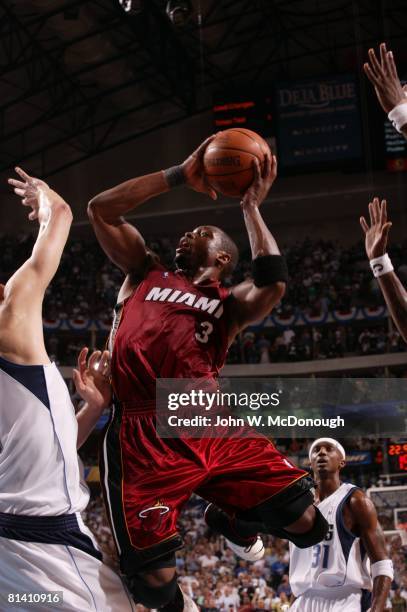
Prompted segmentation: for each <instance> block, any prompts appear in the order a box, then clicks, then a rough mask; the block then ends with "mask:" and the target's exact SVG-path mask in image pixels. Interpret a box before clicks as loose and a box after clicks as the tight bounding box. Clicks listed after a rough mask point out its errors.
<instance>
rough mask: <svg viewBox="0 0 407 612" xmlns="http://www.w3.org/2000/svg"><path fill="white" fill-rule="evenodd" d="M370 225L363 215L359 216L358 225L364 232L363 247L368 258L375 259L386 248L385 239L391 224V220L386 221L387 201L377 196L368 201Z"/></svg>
mask: <svg viewBox="0 0 407 612" xmlns="http://www.w3.org/2000/svg"><path fill="white" fill-rule="evenodd" d="M369 215H370V226H369V225H368V223H367V222H366V219H365V218H364V217H360V225H361V226H362V229H363V231H364V232H365V248H366V254H367V256H368V258H369V259H375V258H376V257H380V256H381V255H384V253H385V252H386V250H387V239H388V235H389V230H390V228H391V226H392V223H391V221H387V203H386V200H382V202H381V204H379V198H374V199H373V202H370V203H369Z"/></svg>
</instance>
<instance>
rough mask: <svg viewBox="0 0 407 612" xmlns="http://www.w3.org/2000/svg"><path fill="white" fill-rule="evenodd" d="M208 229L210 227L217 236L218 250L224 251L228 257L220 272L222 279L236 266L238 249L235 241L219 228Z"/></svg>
mask: <svg viewBox="0 0 407 612" xmlns="http://www.w3.org/2000/svg"><path fill="white" fill-rule="evenodd" d="M209 227H211V228H212V229H213V230H214V232H216V234H217V236H218V244H219V248H220V250H222V251H224V252H225V253H227V254H228V255H229V256H230V261H229V262H228V263H227V264H226V265H225V266H224V268H223V271H222V278H225V277H227V276H230V275H231V274H232V273H233V271H234V269H235V268H236V266H237V262H238V261H239V249H238V248H237V246H236V243H235V241H234V240H232V238H231V237H230V236H229V235H228V234H227V233H226V232H224V231H223V230H222V229H220V227H215V226H209Z"/></svg>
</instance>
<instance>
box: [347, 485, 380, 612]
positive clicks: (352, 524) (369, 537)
mask: <svg viewBox="0 0 407 612" xmlns="http://www.w3.org/2000/svg"><path fill="white" fill-rule="evenodd" d="M344 519H345V524H346V526H347V527H348V528H349V529H350V531H352V532H353V533H355V534H357V535H358V536H359V537H360V538H361V540H362V542H363V545H364V547H365V549H366V552H367V554H368V557H369V559H370V563H371V568H372V577H373V594H372V606H371V608H370V610H371V612H384V610H385V609H386V600H387V597H388V594H389V591H390V586H391V582H392V578H391V577H390V575H389V574H392V563H391V561H390V560H389V558H388V555H387V552H386V544H385V540H384V534H383V531H382V528H381V526H380V524H379V522H378V520H377V513H376V509H375V507H374V505H373V503H372V502H371V500H370V499H369V498H368V497H367V496H366V495H365V494H364V493H363V491H360V490H358V491H355V492H354V493H353V495H352V496H351V497H350V499H349V503H348V505H347V507H346V510H345V511H344ZM386 572H387V573H386Z"/></svg>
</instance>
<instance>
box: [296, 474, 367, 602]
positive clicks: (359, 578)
mask: <svg viewBox="0 0 407 612" xmlns="http://www.w3.org/2000/svg"><path fill="white" fill-rule="evenodd" d="M356 488H357V487H355V486H354V485H352V484H342V485H341V486H340V487H339V489H337V490H336V491H335V492H334V493H332V495H330V496H329V497H326V498H325V499H324V500H323V501H321V502H320V503H319V504H318V508H319V510H320V511H321V513H322V514H323V516H324V517H325V518H326V520H327V521H328V523H329V531H328V534H327V535H326V537H325V539H324V540H323V541H322V542H320V543H319V544H316V545H315V546H311V547H310V548H304V549H301V548H297V546H294V544H291V543H290V585H291V588H292V591H293V593H294V595H295V596H296V597H299V596H300V595H301V594H303V593H305V592H309V591H312V592H313V593H315V594H323V593H324V592H325V593H326V594H328V592H329V597H332V596H334V594H335V590H336V589H337V590H338V592H343V589H344V587H345V588H349V589H367V590H371V589H372V579H371V576H370V564H369V560H368V557H367V554H366V551H365V550H364V547H363V544H362V542H361V541H360V538H358V537H356V536H355V535H354V534H353V533H351V532H350V531H349V530H348V529H347V528H346V526H345V524H344V520H343V512H342V510H343V506H344V504H345V502H346V500H347V499H348V498H349V497H350V495H352V493H353V492H354V491H355V489H356Z"/></svg>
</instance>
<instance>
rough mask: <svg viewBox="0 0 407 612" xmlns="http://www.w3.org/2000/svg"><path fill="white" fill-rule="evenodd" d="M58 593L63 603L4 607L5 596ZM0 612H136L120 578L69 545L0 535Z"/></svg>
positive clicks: (108, 568) (88, 555)
mask: <svg viewBox="0 0 407 612" xmlns="http://www.w3.org/2000/svg"><path fill="white" fill-rule="evenodd" d="M51 591H62V594H63V604H61V605H58V604H50V605H48V606H45V605H44V604H43V603H41V604H37V605H33V604H30V605H24V604H11V603H10V604H6V600H7V594H8V593H9V594H13V593H19V594H21V593H49V592H51ZM0 594H1V603H0V611H1V612H32V611H33V610H37V611H41V612H47V610H50V611H52V612H59V611H60V610H62V611H64V612H65V611H66V612H68V611H69V612H90V611H91V612H134V611H135V610H136V606H135V603H134V602H133V601H132V599H131V597H130V595H129V594H128V592H127V590H126V588H125V586H124V584H123V582H122V581H121V579H120V577H119V576H118V575H117V574H116V572H114V571H113V570H112V569H111V568H110V567H109V566H107V565H106V564H104V563H103V562H102V561H99V559H96V558H95V557H94V556H92V555H90V554H88V553H86V552H84V551H82V550H80V549H78V548H75V547H73V546H66V545H61V544H43V543H39V542H25V541H20V540H11V539H8V538H3V537H0Z"/></svg>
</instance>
